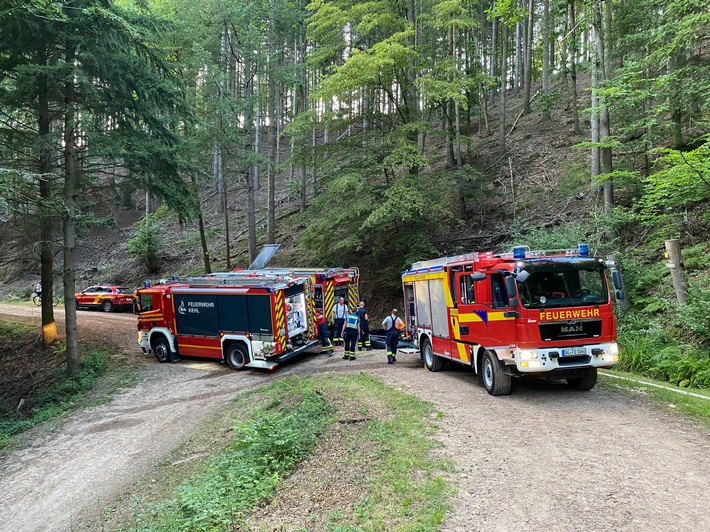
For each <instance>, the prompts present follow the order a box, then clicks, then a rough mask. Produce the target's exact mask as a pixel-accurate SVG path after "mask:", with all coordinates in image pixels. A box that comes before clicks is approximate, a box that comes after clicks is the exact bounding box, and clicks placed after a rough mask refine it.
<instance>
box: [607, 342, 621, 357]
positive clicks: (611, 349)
mask: <svg viewBox="0 0 710 532" xmlns="http://www.w3.org/2000/svg"><path fill="white" fill-rule="evenodd" d="M609 353H610V354H612V355H618V354H619V344H611V345H609Z"/></svg>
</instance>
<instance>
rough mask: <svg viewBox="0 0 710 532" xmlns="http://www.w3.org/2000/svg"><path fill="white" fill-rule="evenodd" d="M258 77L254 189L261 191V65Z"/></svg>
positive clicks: (257, 69)
mask: <svg viewBox="0 0 710 532" xmlns="http://www.w3.org/2000/svg"><path fill="white" fill-rule="evenodd" d="M256 71H257V75H256V76H255V77H254V83H255V85H256V87H255V91H256V117H255V118H254V123H255V124H256V130H255V133H254V153H255V154H256V157H254V188H255V189H256V190H259V189H261V164H260V163H259V155H260V154H261V75H260V74H258V72H259V65H258V63H257V65H256Z"/></svg>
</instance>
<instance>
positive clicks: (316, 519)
mask: <svg viewBox="0 0 710 532" xmlns="http://www.w3.org/2000/svg"><path fill="white" fill-rule="evenodd" d="M246 405H249V406H248V407H247V406H246ZM216 416H217V417H218V418H219V421H220V422H221V423H225V422H226V423H231V424H232V428H231V429H227V430H228V431H229V434H230V438H229V440H228V441H221V440H222V439H223V436H222V435H223V434H224V433H225V432H226V431H225V428H226V427H225V426H221V427H215V423H213V422H212V421H208V422H207V423H206V425H205V426H206V427H209V429H204V430H203V429H201V430H200V431H198V433H196V434H197V436H196V437H195V438H194V439H193V440H192V441H191V442H187V444H185V445H184V446H182V447H181V448H178V449H177V450H175V451H173V452H172V453H171V454H170V456H169V457H168V459H167V460H165V461H163V462H162V463H161V464H160V465H159V466H158V469H157V471H156V472H154V473H152V474H151V475H149V476H150V478H147V479H144V480H143V481H141V482H139V484H138V486H139V487H136V486H134V487H132V488H130V489H129V490H128V492H130V493H136V492H146V491H150V492H153V494H154V493H155V492H158V493H159V494H160V496H159V497H155V496H152V495H151V494H149V493H146V495H145V496H142V497H140V498H133V499H132V500H130V497H125V498H124V500H119V501H117V503H116V505H114V506H111V507H110V512H109V514H111V515H112V514H114V513H115V514H117V515H121V514H123V515H125V508H126V506H130V507H132V508H133V515H132V516H130V517H129V518H128V519H125V518H123V519H121V518H119V520H120V521H122V522H121V523H109V526H110V527H113V525H114V524H116V525H117V528H121V529H131V530H140V531H142V530H151V531H153V530H234V529H239V528H241V527H244V526H245V523H246V522H247V519H248V520H249V521H248V523H249V527H250V528H253V529H257V530H258V529H259V526H262V525H261V523H262V522H263V521H260V514H259V511H260V508H261V507H263V506H264V505H265V504H267V503H268V501H270V500H272V499H273V498H274V497H276V498H278V494H279V490H280V489H281V486H282V481H283V479H285V478H286V477H288V476H289V475H291V474H292V473H293V471H294V469H295V468H296V466H297V465H298V464H301V465H300V466H299V469H298V478H299V479H300V482H301V483H303V482H305V486H306V487H305V488H304V487H303V484H299V481H298V480H296V481H294V482H293V483H291V484H290V489H301V490H303V491H308V490H309V489H317V490H319V491H320V492H327V491H328V489H329V488H330V489H334V490H335V492H336V497H334V498H330V499H327V501H328V502H327V503H322V504H323V506H321V507H319V508H318V509H311V515H310V519H312V521H313V526H314V527H315V528H320V529H323V528H324V529H327V530H385V529H386V530H432V529H436V528H437V527H438V526H439V525H440V524H441V522H442V521H443V518H444V513H445V511H446V510H447V509H448V507H449V506H448V503H447V498H448V495H449V494H450V493H451V492H452V489H451V487H449V486H447V484H446V482H445V481H444V480H443V479H442V477H441V475H440V472H441V470H442V469H443V468H451V467H452V465H451V462H450V461H448V460H447V459H443V458H441V457H438V458H434V457H432V456H431V455H432V451H433V450H434V449H435V447H436V445H435V443H434V442H433V440H432V438H431V437H432V435H433V434H434V432H435V430H436V420H437V419H438V417H437V413H436V412H435V411H434V409H433V407H432V406H431V405H430V404H428V403H425V402H422V401H420V400H418V399H416V398H414V397H412V396H409V395H406V394H404V393H401V392H398V391H396V390H394V389H392V388H391V387H389V386H387V385H385V384H384V383H383V382H382V381H380V380H379V379H376V378H374V377H371V376H368V375H365V374H362V373H361V374H359V375H357V376H341V377H333V376H330V377H311V378H298V377H294V378H289V379H284V380H280V381H277V382H275V383H273V384H270V385H268V386H266V387H262V388H259V389H257V390H255V391H253V392H249V393H246V394H244V395H242V396H240V397H239V398H238V399H236V400H235V401H234V402H233V403H232V404H231V408H230V412H229V414H225V412H223V411H222V412H218V413H217V414H216ZM210 432H211V433H212V434H215V435H214V436H213V437H210V434H209V433H210ZM200 434H201V435H200ZM210 444H211V445H212V455H211V456H209V457H206V458H204V459H202V461H201V463H198V460H190V462H188V463H187V464H186V463H185V461H184V460H183V459H181V457H191V456H192V457H194V456H199V454H200V451H203V450H204V449H205V447H207V448H209V446H210ZM314 464H318V465H319V466H320V467H318V466H314ZM324 469H325V470H326V471H334V470H338V471H339V472H340V473H343V472H346V473H347V475H349V474H352V475H353V476H352V478H351V477H350V476H347V475H346V477H345V479H346V480H345V483H344V484H339V485H329V483H331V482H333V483H335V482H338V481H339V482H344V481H343V480H342V479H340V480H338V478H339V476H338V475H336V477H335V480H334V479H333V478H324V477H323V470H324ZM180 475H183V477H182V478H180V479H176V476H180ZM340 476H342V475H340ZM326 477H327V475H326ZM304 479H306V480H304ZM164 485H167V486H169V487H168V488H167V489H164V490H161V489H160V487H159V486H164ZM353 485H356V486H357V488H356V490H355V493H356V495H355V496H354V497H352V496H349V497H343V498H341V497H339V496H337V495H340V491H339V490H340V488H339V487H338V486H340V487H341V488H342V489H343V490H345V491H348V492H352V487H353ZM140 486H147V487H148V489H144V488H141V487H140ZM150 486H153V487H158V489H157V490H156V489H152V490H151V489H150ZM294 486H296V487H295V488H294ZM299 486H300V487H299ZM287 500H288V498H287ZM277 508H278V507H277ZM282 510H283V509H282ZM274 511H275V512H277V511H278V510H274ZM264 512H265V514H264V515H261V519H268V518H271V517H273V516H272V511H271V510H264ZM285 512H286V516H289V515H290V508H286V509H285ZM265 526H266V527H267V529H271V528H273V526H285V528H287V529H288V528H291V527H293V525H292V524H287V525H280V524H277V525H274V523H273V522H272V521H269V522H268V524H266V525H265Z"/></svg>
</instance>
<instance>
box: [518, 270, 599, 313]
mask: <svg viewBox="0 0 710 532" xmlns="http://www.w3.org/2000/svg"><path fill="white" fill-rule="evenodd" d="M525 270H526V271H528V272H529V273H530V275H529V276H528V278H527V279H526V280H525V282H523V283H519V284H518V292H519V294H520V301H521V303H522V304H523V307H525V308H549V307H580V306H585V305H598V304H602V303H607V302H608V300H609V293H608V289H607V284H606V279H605V276H604V270H603V269H602V268H601V267H600V266H597V265H596V264H594V263H589V262H587V263H583V264H572V263H545V264H539V265H530V264H528V265H527V266H526V267H525Z"/></svg>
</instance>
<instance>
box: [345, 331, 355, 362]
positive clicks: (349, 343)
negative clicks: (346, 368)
mask: <svg viewBox="0 0 710 532" xmlns="http://www.w3.org/2000/svg"><path fill="white" fill-rule="evenodd" d="M355 344H357V329H353V328H347V329H345V356H349V357H352V358H355Z"/></svg>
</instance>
